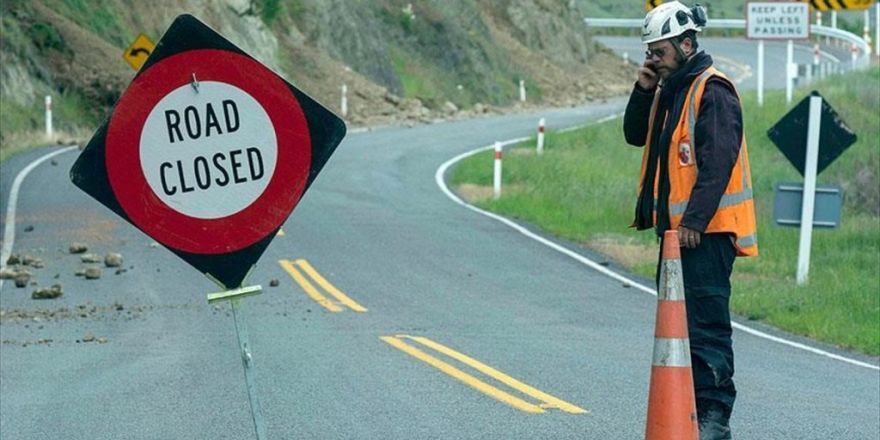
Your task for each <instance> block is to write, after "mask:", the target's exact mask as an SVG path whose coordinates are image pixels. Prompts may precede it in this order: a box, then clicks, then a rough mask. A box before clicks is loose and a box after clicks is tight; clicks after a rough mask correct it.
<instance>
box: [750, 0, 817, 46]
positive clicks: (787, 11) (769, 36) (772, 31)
mask: <svg viewBox="0 0 880 440" xmlns="http://www.w3.org/2000/svg"><path fill="white" fill-rule="evenodd" d="M746 37H747V38H750V39H756V40H803V39H807V38H810V5H809V4H808V3H802V2H748V3H747V4H746Z"/></svg>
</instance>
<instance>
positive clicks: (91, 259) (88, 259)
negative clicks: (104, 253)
mask: <svg viewBox="0 0 880 440" xmlns="http://www.w3.org/2000/svg"><path fill="white" fill-rule="evenodd" d="M79 259H80V261H82V262H83V263H100V262H101V260H102V258H101V256H100V255H98V254H84V255H82V256H81V257H79Z"/></svg>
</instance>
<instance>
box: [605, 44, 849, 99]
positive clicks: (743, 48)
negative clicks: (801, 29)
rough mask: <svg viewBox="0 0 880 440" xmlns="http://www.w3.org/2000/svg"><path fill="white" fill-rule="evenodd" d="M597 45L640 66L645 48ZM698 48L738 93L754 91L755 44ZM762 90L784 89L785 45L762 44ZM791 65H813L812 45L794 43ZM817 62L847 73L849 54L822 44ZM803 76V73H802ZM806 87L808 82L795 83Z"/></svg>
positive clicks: (705, 45) (633, 45)
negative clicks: (732, 82)
mask: <svg viewBox="0 0 880 440" xmlns="http://www.w3.org/2000/svg"><path fill="white" fill-rule="evenodd" d="M595 38H596V40H597V41H599V42H600V43H602V44H603V45H605V46H606V47H608V48H609V49H611V50H612V51H614V52H615V53H617V54H618V55H620V56H621V57H623V55H624V54H627V56H628V57H629V59H630V60H632V61H633V62H639V63H641V61H642V58H643V57H644V52H645V47H644V44H642V43H641V41H640V40H639V38H638V37H595ZM699 42H700V46H701V47H702V48H703V49H705V50H706V52H708V53H709V54H710V55H712V57H713V58H714V59H715V62H716V66H717V67H718V69H719V70H721V71H722V72H724V73H726V74H727V75H728V76H730V77H731V78H732V79H734V80H735V81H737V87H738V88H739V89H740V90H753V89H756V88H757V86H758V80H757V73H758V49H757V43H756V42H755V41H751V40H747V39H745V38H718V37H711V38H699ZM764 46H765V47H764V56H765V58H764V87H765V88H766V89H785V70H784V67H785V58H786V50H787V48H786V47H787V43H786V42H785V41H766V42H765V43H764ZM793 54H794V62H795V63H797V64H800V65H811V64H812V63H813V46H812V44H803V43H801V42H796V43H795V45H794V52H793ZM819 62H820V63H822V64H826V65H827V67H826V69H828V71H831V70H833V69H839V70H840V71H843V72H845V71H848V70H850V68H851V66H852V63H851V60H850V54H849V52H847V51H846V50H845V49H843V48H840V47H837V46H834V45H827V44H822V45H821V46H820V56H819ZM804 74H805V73H804ZM798 81H799V82H800V83H801V84H807V78H806V77H801V78H799V79H798Z"/></svg>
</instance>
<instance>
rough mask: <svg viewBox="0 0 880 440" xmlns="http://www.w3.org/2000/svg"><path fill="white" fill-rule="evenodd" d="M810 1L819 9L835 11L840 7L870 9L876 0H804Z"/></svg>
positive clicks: (805, 0)
mask: <svg viewBox="0 0 880 440" xmlns="http://www.w3.org/2000/svg"><path fill="white" fill-rule="evenodd" d="M802 1H804V2H808V3H809V4H810V5H812V6H813V9H815V10H817V11H833V10H840V9H868V8H870V7H871V5H873V4H874V3H875V0H802Z"/></svg>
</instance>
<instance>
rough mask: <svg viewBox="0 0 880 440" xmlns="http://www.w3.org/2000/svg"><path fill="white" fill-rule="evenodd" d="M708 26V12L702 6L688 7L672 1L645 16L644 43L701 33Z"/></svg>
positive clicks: (643, 27)
mask: <svg viewBox="0 0 880 440" xmlns="http://www.w3.org/2000/svg"><path fill="white" fill-rule="evenodd" d="M705 25H706V12H705V10H704V9H703V7H702V6H700V5H697V6H694V7H693V9H688V7H687V6H685V5H683V4H681V3H679V2H677V1H672V2H669V3H663V4H661V5H660V6H657V7H656V8H654V9H652V10H651V12H648V15H646V16H645V23H644V24H643V25H642V43H645V44H648V43H653V42H655V41H660V40H666V39H669V38H672V37H677V36H679V35H681V34H683V33H685V32H686V31H689V30H693V31H695V32H700V30H701V28H702V27H703V26H705Z"/></svg>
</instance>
